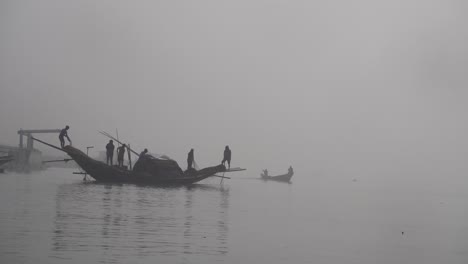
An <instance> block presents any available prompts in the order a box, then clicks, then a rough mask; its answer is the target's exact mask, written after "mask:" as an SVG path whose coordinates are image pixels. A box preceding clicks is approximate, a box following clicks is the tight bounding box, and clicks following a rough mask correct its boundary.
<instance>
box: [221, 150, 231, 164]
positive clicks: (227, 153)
mask: <svg viewBox="0 0 468 264" xmlns="http://www.w3.org/2000/svg"><path fill="white" fill-rule="evenodd" d="M226 161H227V163H228V166H229V169H230V168H231V150H230V149H229V146H226V148H225V149H224V158H223V161H221V164H223V165H224V163H225V162H226Z"/></svg>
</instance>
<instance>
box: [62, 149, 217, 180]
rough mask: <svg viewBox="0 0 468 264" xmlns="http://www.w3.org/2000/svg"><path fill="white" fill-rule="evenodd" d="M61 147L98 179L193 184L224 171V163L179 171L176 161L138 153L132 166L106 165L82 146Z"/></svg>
mask: <svg viewBox="0 0 468 264" xmlns="http://www.w3.org/2000/svg"><path fill="white" fill-rule="evenodd" d="M63 150H64V151H65V152H66V153H67V154H68V155H69V156H70V157H71V158H72V159H73V160H74V161H75V162H76V163H77V164H78V165H79V166H80V167H81V168H82V169H83V170H84V171H85V172H86V173H87V174H89V176H91V177H92V178H94V179H95V180H96V181H98V182H118V183H138V184H169V185H172V184H175V185H184V184H192V183H195V182H198V181H201V180H204V179H206V178H208V177H212V176H215V174H216V173H219V172H225V171H226V167H225V166H224V165H218V166H213V167H207V168H204V169H201V170H195V169H191V170H188V171H185V172H184V171H182V169H181V168H180V167H179V165H178V164H177V162H176V161H174V160H169V159H158V158H155V157H153V156H151V155H144V156H141V157H140V158H139V159H138V161H137V162H136V163H135V166H134V168H133V170H131V171H130V170H126V169H124V168H120V167H118V166H109V165H107V164H105V163H104V162H101V161H97V160H94V159H92V158H90V157H89V156H87V155H86V154H85V153H83V152H82V151H81V150H79V149H76V148H74V147H72V146H65V147H64V148H63Z"/></svg>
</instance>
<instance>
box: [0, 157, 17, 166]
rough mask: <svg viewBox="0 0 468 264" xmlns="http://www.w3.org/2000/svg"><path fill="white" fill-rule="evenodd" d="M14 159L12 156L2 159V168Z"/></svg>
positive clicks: (0, 161) (0, 160) (0, 162)
mask: <svg viewBox="0 0 468 264" xmlns="http://www.w3.org/2000/svg"><path fill="white" fill-rule="evenodd" d="M13 159H14V157H13V156H11V155H9V156H3V157H0V166H2V165H4V164H7V163H8V162H10V161H12V160H13Z"/></svg>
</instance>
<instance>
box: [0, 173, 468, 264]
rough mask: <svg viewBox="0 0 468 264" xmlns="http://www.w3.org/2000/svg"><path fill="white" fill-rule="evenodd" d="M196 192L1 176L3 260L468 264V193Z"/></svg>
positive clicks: (242, 179) (325, 187)
mask: <svg viewBox="0 0 468 264" xmlns="http://www.w3.org/2000/svg"><path fill="white" fill-rule="evenodd" d="M231 176H232V177H233V179H231V180H225V181H224V183H223V184H222V185H221V184H220V180H219V179H208V180H205V181H203V182H202V183H201V184H196V185H194V186H191V187H179V188H158V187H152V186H136V185H117V184H114V185H112V184H96V183H89V182H88V183H85V182H83V181H82V179H81V176H77V175H73V174H72V170H70V169H57V168H52V169H48V170H46V171H41V172H35V173H30V174H15V173H6V174H0V200H1V205H0V263H35V264H37V263H205V264H206V263H243V264H244V263H258V264H263V263H265V264H266V263H334V264H336V263H347V264H349V263H360V264H362V263H368V264H375V263H379V264H382V263H388V264H395V263H412V264H417V263H421V264H428V263H440V264H441V263H460V264H462V263H463V264H466V263H468V191H467V190H468V186H467V185H468V184H466V180H465V179H464V177H455V178H454V179H452V180H451V181H447V180H444V179H441V177H437V176H434V177H432V178H431V177H428V178H427V179H425V181H424V184H422V183H421V182H420V181H408V180H404V178H403V177H401V178H398V177H395V178H392V179H391V180H388V179H387V180H385V182H382V178H379V177H375V178H352V177H349V178H346V177H340V178H335V177H324V176H317V175H307V174H301V173H299V172H296V175H295V176H294V177H293V183H292V184H285V183H278V182H263V181H261V180H259V179H258V178H257V177H258V175H249V173H246V174H240V175H231Z"/></svg>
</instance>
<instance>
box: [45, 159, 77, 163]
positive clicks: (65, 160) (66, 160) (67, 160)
mask: <svg viewBox="0 0 468 264" xmlns="http://www.w3.org/2000/svg"><path fill="white" fill-rule="evenodd" d="M70 160H73V159H60V160H47V161H43V162H42V163H49V162H59V161H64V162H69V161H70Z"/></svg>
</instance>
